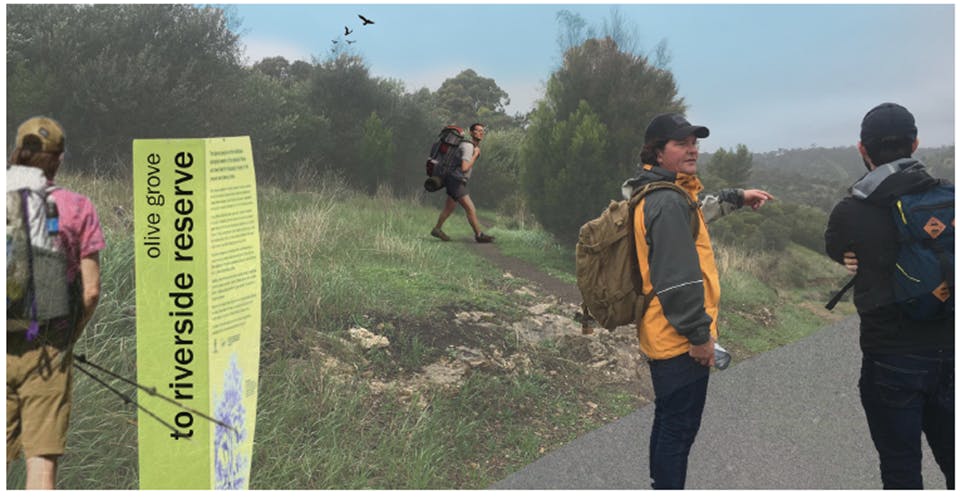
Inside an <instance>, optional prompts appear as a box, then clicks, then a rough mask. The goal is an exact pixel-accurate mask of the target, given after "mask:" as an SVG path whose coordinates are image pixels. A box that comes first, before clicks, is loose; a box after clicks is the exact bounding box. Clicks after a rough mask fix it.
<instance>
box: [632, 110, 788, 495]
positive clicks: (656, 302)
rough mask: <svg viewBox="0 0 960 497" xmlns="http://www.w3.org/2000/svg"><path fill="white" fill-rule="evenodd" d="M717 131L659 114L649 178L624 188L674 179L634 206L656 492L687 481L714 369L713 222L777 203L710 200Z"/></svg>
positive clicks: (742, 195) (649, 136)
mask: <svg viewBox="0 0 960 497" xmlns="http://www.w3.org/2000/svg"><path fill="white" fill-rule="evenodd" d="M709 135H710V131H709V130H708V129H707V128H705V127H703V126H694V125H691V124H690V123H689V122H688V121H687V120H686V119H685V118H684V117H683V116H682V115H680V114H661V115H659V116H656V117H655V118H653V120H651V121H650V124H649V125H648V126H647V129H646V132H645V133H644V146H643V149H642V152H641V155H640V158H641V160H642V161H643V166H642V169H641V171H640V174H639V175H638V176H637V177H636V178H632V179H629V180H627V181H626V182H625V183H624V184H623V193H624V196H625V197H626V198H631V197H633V195H634V194H639V193H640V192H641V190H643V189H644V187H646V186H649V185H651V184H657V185H656V186H660V185H659V184H660V183H662V182H667V183H670V185H668V186H670V188H660V189H657V190H656V191H649V192H644V194H645V195H644V196H643V197H642V199H641V200H640V201H639V203H637V204H636V208H635V210H634V211H633V229H634V241H635V243H636V252H637V260H638V262H639V269H640V276H641V278H642V281H643V292H642V293H643V295H646V296H648V297H647V298H646V299H645V302H644V306H645V307H644V308H645V311H639V312H640V314H639V316H638V317H637V318H636V319H637V330H638V331H637V335H638V338H639V342H640V349H641V351H642V352H643V354H644V355H645V356H646V357H647V358H648V363H649V366H650V377H651V379H652V382H653V390H654V395H655V397H656V398H655V410H654V420H653V429H652V432H651V434H650V468H649V469H650V480H651V486H652V487H653V488H655V489H663V488H677V489H679V488H683V487H684V484H685V481H686V475H687V459H688V456H689V454H690V448H691V446H692V445H693V442H694V438H695V437H696V435H697V431H698V430H699V429H700V419H701V415H702V413H703V406H704V403H705V402H706V398H707V381H708V378H709V373H710V366H713V365H714V342H715V340H716V338H717V313H718V308H719V303H720V279H719V276H718V274H717V266H716V262H715V260H714V255H713V249H712V248H711V245H710V235H709V234H708V233H707V227H706V223H708V222H710V221H712V220H713V219H716V218H718V217H720V216H722V215H725V214H727V213H729V212H731V211H733V210H735V209H738V208H740V207H742V206H744V205H749V206H751V207H752V208H753V209H758V208H760V207H761V206H762V205H763V204H764V203H765V202H766V201H767V200H772V199H773V196H772V195H770V194H769V193H767V192H765V191H763V190H741V189H725V190H721V191H720V192H719V193H718V194H716V195H705V196H701V191H702V190H703V186H702V185H701V183H700V180H699V179H698V178H697V176H696V174H697V158H698V156H699V152H698V143H697V140H698V139H699V138H706V137H707V136H709ZM676 187H679V188H676Z"/></svg>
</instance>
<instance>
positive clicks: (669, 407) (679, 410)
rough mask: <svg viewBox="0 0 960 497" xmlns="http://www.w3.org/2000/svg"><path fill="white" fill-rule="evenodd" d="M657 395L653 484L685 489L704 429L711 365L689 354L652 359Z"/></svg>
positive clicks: (652, 431)
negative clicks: (702, 420)
mask: <svg viewBox="0 0 960 497" xmlns="http://www.w3.org/2000/svg"><path fill="white" fill-rule="evenodd" d="M650 377H651V379H652V380H653V391H654V394H655V395H656V401H655V405H656V409H655V410H654V416H653V429H652V430H651V433H650V483H651V486H652V487H653V488H655V489H666V488H674V489H682V488H683V487H684V483H685V482H686V480H687V458H688V456H689V455H690V447H691V446H693V440H694V438H696V436H697V431H699V430H700V418H701V415H702V414H703V405H704V404H705V403H706V400H707V381H708V379H709V378H710V368H706V367H703V366H701V365H699V364H697V362H696V361H694V360H693V358H692V357H690V355H689V354H683V355H680V356H677V357H673V358H670V359H664V360H656V361H650Z"/></svg>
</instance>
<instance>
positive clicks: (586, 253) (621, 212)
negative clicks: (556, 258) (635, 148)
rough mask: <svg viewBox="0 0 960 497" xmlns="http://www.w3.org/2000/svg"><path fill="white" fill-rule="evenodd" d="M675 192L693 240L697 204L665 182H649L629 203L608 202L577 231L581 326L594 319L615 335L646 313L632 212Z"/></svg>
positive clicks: (695, 231) (698, 222)
mask: <svg viewBox="0 0 960 497" xmlns="http://www.w3.org/2000/svg"><path fill="white" fill-rule="evenodd" d="M661 189H671V190H675V191H677V192H678V193H680V194H681V195H683V198H684V199H686V200H687V203H688V204H689V205H690V210H691V211H692V212H691V214H692V215H691V216H690V231H691V232H692V233H693V239H694V240H696V239H697V235H698V234H699V232H700V218H699V216H698V215H697V212H696V211H697V208H698V207H697V203H696V202H694V201H693V200H692V199H691V198H690V196H689V195H688V194H687V192H686V191H685V190H684V189H683V188H681V187H680V186H677V184H675V183H672V182H669V181H654V182H652V183H647V184H646V185H644V186H643V187H642V188H640V189H639V190H637V191H636V192H634V194H633V196H631V197H630V200H621V201H619V202H618V201H615V200H611V201H610V205H609V206H607V208H606V209H604V211H603V213H602V214H600V217H598V218H596V219H594V220H592V221H589V222H588V223H586V224H584V225H583V226H581V227H580V237H579V239H578V240H577V246H576V273H577V287H578V288H579V289H580V295H581V297H582V298H583V303H582V304H581V307H582V313H583V318H582V319H583V325H584V328H585V329H586V328H587V320H588V319H591V318H592V319H595V320H596V321H597V322H598V323H599V324H600V325H601V326H603V327H604V328H606V329H608V330H613V329H614V328H616V327H618V326H624V325H627V324H633V323H635V322H636V321H637V320H638V319H639V318H640V317H642V316H643V313H644V312H645V311H646V309H647V304H648V303H649V299H648V297H647V296H646V295H644V294H643V281H642V279H641V277H640V268H639V267H638V264H637V249H636V242H635V241H634V235H633V212H634V210H635V208H636V206H637V204H639V203H640V200H642V199H643V197H645V196H647V195H648V194H650V192H653V191H656V190H661Z"/></svg>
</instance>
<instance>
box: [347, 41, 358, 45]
mask: <svg viewBox="0 0 960 497" xmlns="http://www.w3.org/2000/svg"><path fill="white" fill-rule="evenodd" d="M356 42H357V40H347V45H350V44H351V43H356Z"/></svg>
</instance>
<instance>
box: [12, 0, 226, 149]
mask: <svg viewBox="0 0 960 497" xmlns="http://www.w3.org/2000/svg"><path fill="white" fill-rule="evenodd" d="M228 23H229V20H228V18H227V16H226V15H225V14H224V12H223V11H222V10H220V9H217V8H214V7H202V8H200V7H194V6H190V5H11V6H9V7H8V9H7V32H8V39H7V40H8V41H7V61H8V64H7V69H8V71H9V72H8V74H7V78H8V81H10V82H12V84H11V86H10V88H9V89H10V90H11V91H10V93H9V95H10V99H9V100H8V103H7V128H8V129H16V126H17V124H19V122H20V121H22V120H24V119H26V118H27V117H29V116H31V115H36V114H41V113H43V114H48V115H52V116H55V117H56V118H57V119H58V120H60V121H61V123H62V124H63V125H64V127H65V128H66V130H67V136H68V141H67V147H68V150H70V153H71V154H72V156H73V157H74V159H76V160H78V161H80V162H83V161H86V160H88V159H90V158H93V157H117V156H119V157H121V158H124V157H126V158H129V156H130V153H131V149H130V140H131V139H133V138H152V137H172V136H204V135H210V134H213V133H218V134H237V133H240V132H241V131H242V130H241V129H238V128H237V127H236V123H235V121H234V119H233V118H234V117H235V116H236V115H237V114H238V113H237V112H236V111H235V110H233V108H234V107H235V105H236V95H237V93H238V91H239V87H240V86H241V85H242V77H241V76H242V71H241V67H240V54H241V52H240V48H239V45H238V35H236V34H235V33H234V32H233V31H231V30H230V29H229V28H228ZM174 41H175V42H174ZM127 162H129V161H127Z"/></svg>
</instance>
